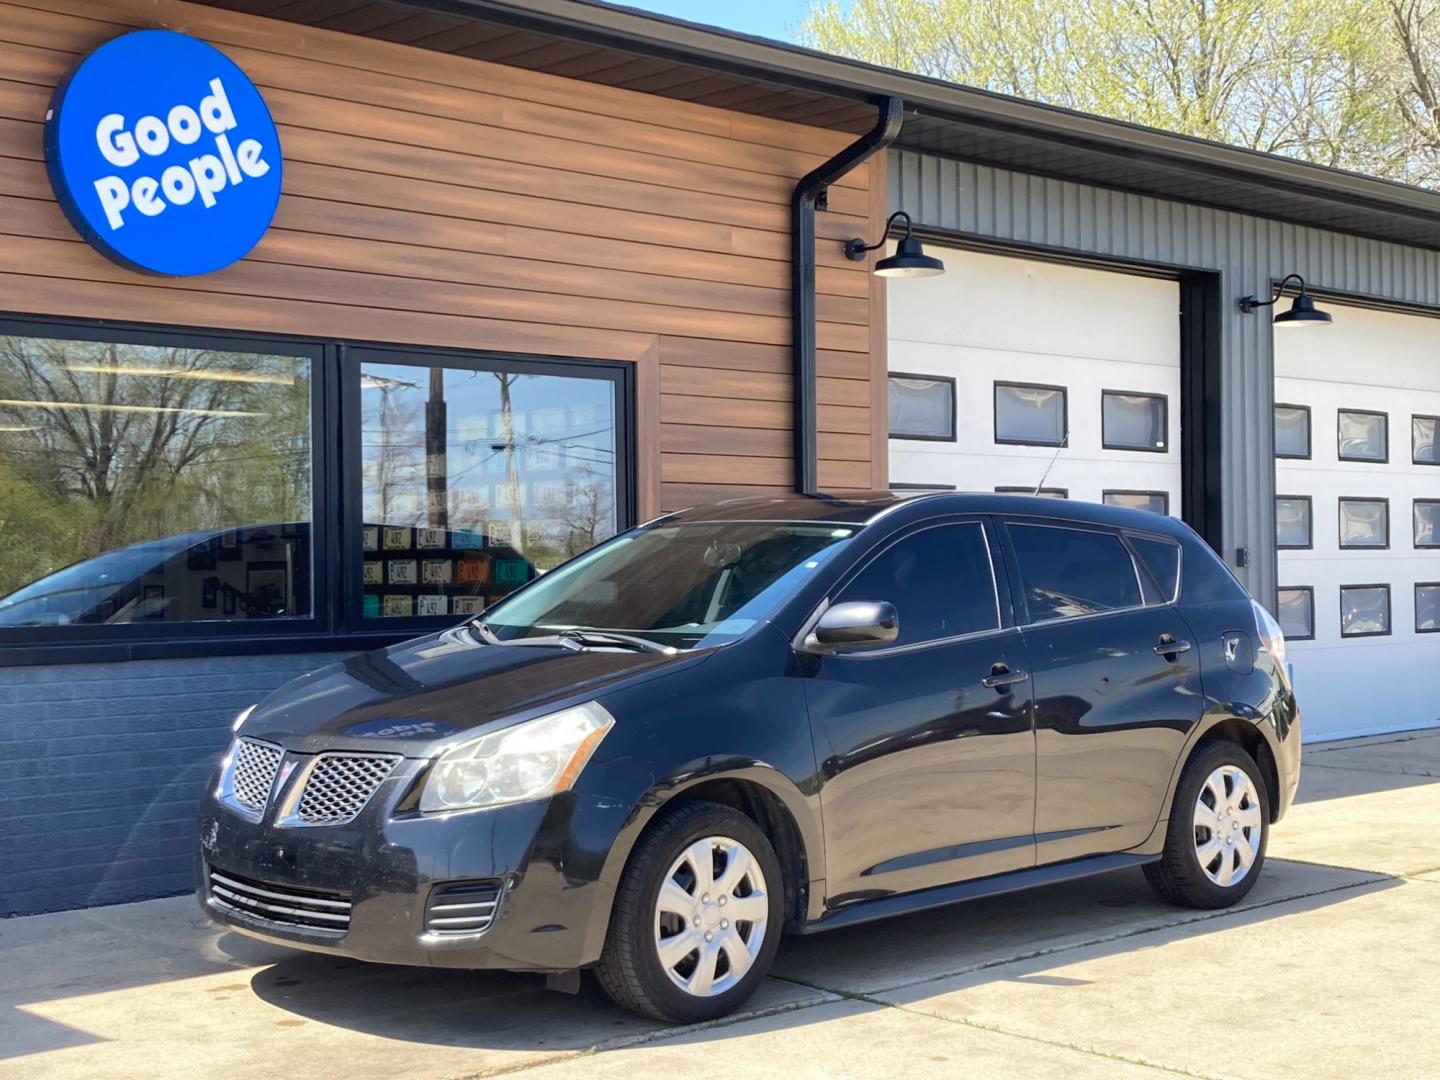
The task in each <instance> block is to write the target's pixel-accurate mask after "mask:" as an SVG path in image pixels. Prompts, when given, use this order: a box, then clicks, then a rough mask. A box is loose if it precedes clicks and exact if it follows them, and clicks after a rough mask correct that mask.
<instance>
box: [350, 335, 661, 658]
mask: <svg viewBox="0 0 1440 1080" xmlns="http://www.w3.org/2000/svg"><path fill="white" fill-rule="evenodd" d="M367 363H370V364H389V365H392V366H397V367H417V368H425V369H430V368H436V367H438V368H447V369H454V370H458V371H509V372H512V373H514V374H517V375H558V376H561V377H570V378H592V379H595V381H597V382H610V383H611V384H612V385H613V386H614V388H615V449H616V455H615V456H616V464H615V525H616V528H615V534H616V535H618V534H619V533H622V532H624V531H625V530H626V529H627V528H629V527H630V525H631V524H634V520H635V511H634V498H635V495H634V483H633V479H632V478H633V475H634V470H633V465H632V464H631V463H627V462H626V460H625V459H626V458H627V457H633V454H634V442H633V440H632V439H630V437H629V433H628V429H629V426H630V424H631V415H632V412H633V410H631V409H630V408H629V407H628V405H627V402H628V400H629V395H630V393H631V391H632V388H631V387H630V385H629V378H628V374H629V372H630V368H631V365H629V364H624V363H618V362H614V361H599V360H595V361H576V360H574V359H573V358H566V357H549V358H537V357H532V356H518V355H515V354H511V353H477V352H473V351H470V350H451V349H436V348H413V347H408V346H404V345H368V344H367V345H348V344H347V345H346V346H345V347H344V349H343V350H342V353H341V356H340V370H339V384H340V390H341V395H342V399H343V400H342V404H341V410H340V417H341V419H340V441H341V443H342V447H343V457H344V460H345V466H344V470H343V475H342V477H341V483H342V485H343V488H342V491H343V495H342V500H341V505H342V507H343V508H344V510H345V513H343V515H342V521H341V523H340V529H339V542H340V558H339V567H340V571H341V574H342V579H343V585H342V589H341V594H340V609H341V611H342V612H343V616H342V621H343V625H344V626H345V627H346V628H347V629H350V630H353V631H355V632H362V633H363V632H376V631H384V632H387V633H391V632H393V633H398V634H399V635H400V637H401V639H402V640H403V639H404V638H409V637H414V636H415V635H417V634H423V633H426V632H427V631H432V630H440V629H443V628H445V627H447V626H454V625H455V624H456V623H457V622H460V621H462V619H463V618H464V616H458V615H454V614H445V615H390V616H385V615H381V616H377V617H370V618H367V617H366V616H365V609H364V604H365V600H364V593H365V590H364V587H363V585H362V584H360V582H361V578H362V575H363V571H364V562H365V553H364V551H363V550H362V546H361V545H362V541H361V537H360V535H359V534H358V532H356V530H358V529H360V528H362V527H363V526H364V524H365V522H364V520H363V518H364V513H363V507H364V476H363V471H364V467H363V460H362V455H361V454H360V453H359V449H360V447H359V445H358V441H359V439H360V436H361V423H360V418H361V411H362V405H361V397H360V392H361V387H360V372H361V369H362V368H363V366H364V365H365V364H367ZM601 372H604V373H606V374H603V375H602V374H600V373H601ZM351 511H355V512H351ZM521 554H522V555H523V554H524V553H523V552H522V553H521ZM417 557H418V556H417ZM527 561H528V560H527ZM531 580H532V581H533V580H534V579H533V578H532V579H531ZM527 584H528V583H527ZM512 591H514V590H512Z"/></svg>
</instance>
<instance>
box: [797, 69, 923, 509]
mask: <svg viewBox="0 0 1440 1080" xmlns="http://www.w3.org/2000/svg"><path fill="white" fill-rule="evenodd" d="M903 107H904V102H902V101H901V100H900V99H899V98H897V97H887V98H885V99H884V100H882V101H881V102H880V114H879V117H878V118H877V119H876V122H875V127H874V128H872V129H871V130H870V132H869V133H868V134H866V135H863V136H861V137H860V138H859V139H857V140H856V141H855V142H853V143H851V144H850V145H849V146H847V147H846V148H845V149H844V150H841V151H840V153H838V154H836V155H835V156H834V157H832V158H831V159H830V160H829V161H827V162H825V163H824V164H823V165H821V166H820V167H819V168H818V169H816V170H815V171H814V172H812V173H810V174H809V175H808V176H805V177H803V178H802V179H801V180H800V182H799V183H798V184H796V185H795V192H794V194H793V195H792V196H791V199H790V240H791V250H790V273H791V280H790V318H791V329H790V333H791V340H792V342H793V343H794V349H795V357H794V363H795V490H796V491H798V492H800V493H801V494H802V495H814V494H816V493H817V492H818V491H819V489H820V456H819V447H818V443H819V426H818V423H817V420H816V397H817V384H816V374H815V368H816V365H815V210H816V208H817V206H818V207H819V208H821V209H823V208H824V202H825V191H826V188H828V187H829V185H831V184H833V183H834V182H835V181H836V180H839V179H840V177H842V176H844V175H845V174H846V173H848V172H849V171H850V170H851V169H853V168H854V167H855V166H856V165H859V164H860V163H861V162H862V161H866V160H868V159H869V158H871V157H873V156H874V155H875V154H878V153H879V152H880V151H881V150H884V149H885V148H886V147H887V146H889V145H890V144H891V143H892V142H894V141H895V137H896V136H897V135H899V134H900V122H901V111H902V109H903ZM867 240H868V238H867Z"/></svg>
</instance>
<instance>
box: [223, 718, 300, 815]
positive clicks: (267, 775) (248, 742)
mask: <svg viewBox="0 0 1440 1080" xmlns="http://www.w3.org/2000/svg"><path fill="white" fill-rule="evenodd" d="M284 754H285V752H284V751H283V750H281V749H280V747H278V746H275V745H274V744H273V743H267V742H261V741H260V740H259V739H250V738H244V737H242V738H239V739H236V740H235V753H234V757H233V759H232V760H231V762H230V767H229V769H228V774H227V775H226V777H225V778H224V780H223V781H222V785H221V795H222V797H223V798H225V799H226V800H227V801H229V802H230V803H231V804H232V805H233V806H235V807H236V808H237V809H238V810H240V811H241V812H242V813H246V814H247V815H249V816H254V817H258V816H260V815H261V814H263V813H264V812H265V804H266V803H267V802H269V801H270V792H271V790H272V789H273V788H274V786H275V776H276V774H277V773H278V772H279V771H280V761H281V759H282V758H283V757H284Z"/></svg>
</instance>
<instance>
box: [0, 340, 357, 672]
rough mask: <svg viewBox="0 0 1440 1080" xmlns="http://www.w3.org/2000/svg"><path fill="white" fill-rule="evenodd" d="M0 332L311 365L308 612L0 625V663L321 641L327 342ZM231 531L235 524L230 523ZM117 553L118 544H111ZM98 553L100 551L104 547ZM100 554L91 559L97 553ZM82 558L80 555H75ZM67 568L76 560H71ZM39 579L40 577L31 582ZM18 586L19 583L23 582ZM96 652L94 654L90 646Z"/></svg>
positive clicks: (328, 524) (329, 503) (325, 575)
mask: <svg viewBox="0 0 1440 1080" xmlns="http://www.w3.org/2000/svg"><path fill="white" fill-rule="evenodd" d="M0 335H5V336H9V337H28V338H49V339H62V340H72V341H88V342H99V343H107V342H113V343H115V344H121V345H157V346H161V347H172V348H186V349H214V350H216V351H224V352H238V353H243V352H253V353H260V354H264V355H267V356H294V357H298V358H303V359H306V360H308V361H309V364H310V376H309V377H310V519H309V524H310V614H309V615H308V616H305V617H300V618H293V619H197V620H192V621H186V622H173V623H165V622H157V623H154V624H147V623H143V622H138V623H117V624H113V625H109V624H105V625H90V624H86V625H78V626H18V627H0V667H4V666H10V665H14V664H26V663H58V662H63V661H64V659H65V658H67V657H75V658H77V659H90V658H91V656H89V655H84V654H87V653H93V654H94V657H93V658H95V659H101V660H103V659H131V658H139V657H152V656H164V655H170V654H171V653H172V651H173V650H174V649H175V647H176V646H177V645H180V646H182V647H183V644H182V643H191V642H195V641H204V642H206V643H208V645H209V648H207V649H205V650H203V651H202V654H205V655H211V654H214V653H217V652H218V653H223V652H227V651H233V650H235V649H236V648H237V647H239V648H240V650H241V651H246V652H248V651H251V650H250V649H249V648H246V647H245V646H246V645H248V644H249V643H251V642H254V641H255V640H256V639H274V640H275V642H276V647H274V648H272V649H266V650H264V651H291V650H292V645H291V644H290V643H292V642H294V641H296V640H308V639H314V640H323V639H326V638H329V637H331V636H333V635H334V634H335V633H336V627H335V622H334V619H333V613H334V609H333V606H330V605H327V604H326V603H325V602H324V600H323V597H324V596H325V594H326V591H327V590H328V589H329V587H330V582H329V570H330V565H331V563H330V553H329V552H328V551H327V548H328V546H329V541H330V540H331V539H332V538H333V534H334V531H335V524H336V522H335V518H336V509H337V508H336V505H335V502H334V495H333V488H332V481H333V473H332V472H330V471H329V464H330V462H329V446H328V443H329V442H330V440H328V439H326V438H325V437H324V435H323V433H324V432H326V431H328V430H329V427H328V423H329V419H330V417H331V416H333V415H334V414H333V412H332V409H333V405H334V402H333V400H332V399H331V397H330V396H329V394H328V393H327V383H328V382H329V372H330V369H331V368H332V366H333V361H334V353H333V351H332V346H330V345H329V344H328V343H326V342H321V341H316V340H314V339H309V338H303V337H290V336H280V335H269V334H251V333H244V332H227V331H219V330H200V329H197V330H194V331H191V330H188V329H186V328H184V327H173V326H154V325H149V324H140V323H113V324H112V323H101V322H95V321H89V320H87V321H67V320H64V319H30V318H26V317H24V316H15V317H11V316H0ZM236 527H237V528H238V527H239V526H236ZM117 550H118V549H117ZM100 554H104V553H103V552H102V553H100ZM96 557H98V556H91V558H96ZM79 561H81V562H83V561H85V560H79ZM71 565H74V564H73V563H72V564H71ZM36 580H37V581H38V580H40V579H39V578H37V579H36ZM21 587H22V588H24V586H21ZM96 649H98V650H100V652H99V653H94V650H96Z"/></svg>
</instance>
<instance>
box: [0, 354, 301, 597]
mask: <svg viewBox="0 0 1440 1080" xmlns="http://www.w3.org/2000/svg"><path fill="white" fill-rule="evenodd" d="M309 518H310V375H309V366H308V361H306V360H304V359H300V358H295V357H286V356H270V355H263V354H254V353H240V352H225V351H221V350H217V349H196V348H182V347H176V346H161V345H136V344H122V343H115V342H95V341H76V340H62V339H47V338H33V337H19V336H0V535H3V536H4V538H5V543H4V544H0V596H3V595H5V594H6V593H8V592H11V591H13V590H14V589H17V588H19V587H21V586H23V585H25V584H28V583H29V582H31V581H34V580H36V579H38V578H40V577H43V576H44V575H46V574H48V573H50V572H52V571H54V570H56V569H59V568H60V567H62V566H66V565H68V564H70V563H73V562H77V561H79V560H82V559H86V558H90V557H92V556H95V555H97V554H100V553H102V552H105V551H110V550H113V549H115V548H118V547H123V546H125V545H127V544H132V543H136V542H139V541H143V540H150V539H156V538H160V537H165V536H171V535H174V534H177V533H184V532H190V531H194V530H200V529H209V528H219V527H225V526H232V525H243V524H250V523H255V522H287V521H289V522H294V521H308V520H309Z"/></svg>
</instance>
